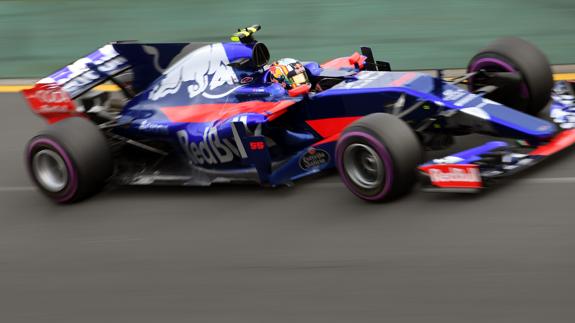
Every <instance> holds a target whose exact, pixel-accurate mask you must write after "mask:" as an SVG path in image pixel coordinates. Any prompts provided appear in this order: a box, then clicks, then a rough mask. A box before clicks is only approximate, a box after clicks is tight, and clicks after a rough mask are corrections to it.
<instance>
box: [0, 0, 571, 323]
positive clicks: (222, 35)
mask: <svg viewBox="0 0 575 323" xmlns="http://www.w3.org/2000/svg"><path fill="white" fill-rule="evenodd" d="M254 23H259V24H261V25H262V26H263V29H262V31H261V32H260V33H258V35H257V38H258V39H259V40H261V41H263V42H265V43H266V44H267V45H268V47H269V48H270V51H271V54H272V57H274V58H279V57H290V56H291V57H294V58H299V59H301V60H317V61H320V62H321V61H323V60H326V59H328V58H330V57H338V56H344V55H349V54H351V53H352V52H353V51H355V50H358V48H359V47H360V46H362V45H368V46H372V47H373V48H374V52H375V54H376V57H377V58H379V59H385V60H389V61H390V62H391V63H392V66H393V67H394V68H396V69H416V68H417V69H420V68H421V69H423V68H440V67H441V68H450V67H464V66H465V65H466V64H467V61H468V60H469V58H470V57H471V56H472V55H473V54H474V53H476V52H477V51H478V50H479V49H480V48H481V47H483V46H485V45H486V44H488V43H489V42H491V41H493V40H494V39H496V38H498V37H501V36H507V35H515V36H520V37H524V38H526V39H527V40H529V41H531V42H533V43H535V44H536V45H538V46H539V47H540V48H541V49H542V50H543V51H544V52H546V53H547V54H548V56H549V58H550V60H551V62H552V63H553V64H573V63H575V37H574V35H575V0H475V1H473V0H393V1H392V0H323V1H316V2H313V1H302V0H291V1H275V0H257V1H240V0H210V1H207V0H206V1H189V0H188V1H186V0H155V1H150V0H114V1H109V0H92V1H83V0H74V1H63V0H29V1H3V0H0V46H1V47H0V78H22V77H24V78H36V77H42V76H45V75H48V74H49V73H50V72H52V71H54V70H56V69H58V68H60V67H63V66H65V65H66V64H68V63H70V62H71V61H73V60H75V59H78V58H80V57H83V56H84V55H85V54H87V53H89V52H91V51H92V50H94V49H96V48H98V47H100V46H101V45H102V44H104V43H106V42H109V41H113V40H128V39H132V40H133V39H137V40H140V41H146V42H168V41H174V42H183V41H224V40H226V39H228V36H229V35H230V34H231V33H232V32H234V31H235V30H236V28H238V27H242V26H247V25H251V24H254ZM571 72H572V70H571ZM0 81H1V80H0ZM3 82H4V83H7V84H9V83H11V82H12V80H8V81H3ZM0 87H1V86H0ZM8 92H9V91H8ZM0 112H1V115H0V323H4V322H6V323H19V322H33V323H37V322H57V323H67V322H70V323H86V322H87V323H90V322H94V323H102V322H138V323H147V322H150V323H157V322H201V323H204V322H214V323H216V322H217V323H221V322H230V323H239V322H249V323H253V322H273V323H277V322H289V323H293V322H330V323H334V322H342V323H344V322H345V323H348V322H361V323H363V322H374V323H375V322H377V323H379V322H393V323H395V322H401V323H407V322H414V323H415V322H417V323H419V322H425V323H432V322H433V323H435V322H437V323H450V322H453V323H468V322H477V323H479V322H481V323H483V322H490V323H491V322H501V323H509V322H521V323H527V322H533V323H541V322H553V323H555V322H564V323H573V322H575V307H574V306H573V304H575V296H574V295H575V280H574V279H573V273H575V257H573V255H574V254H575V252H574V251H575V234H574V229H573V228H575V214H574V213H575V212H574V211H573V192H575V151H572V152H570V153H568V154H565V155H564V156H563V157H562V158H558V159H557V160H555V161H552V162H549V163H545V165H544V167H542V168H540V169H538V170H536V171H534V172H532V173H529V174H526V175H525V176H523V177H521V178H519V179H517V180H514V181H512V182H511V183H510V185H504V186H501V187H498V188H496V189H494V190H492V191H489V192H485V194H481V195H474V196H469V195H465V196H462V195H449V194H446V195H440V194H428V193H423V192H420V191H418V190H416V191H414V192H413V193H412V194H411V195H409V196H407V197H405V198H404V199H401V200H399V201H396V202H394V203H387V204H369V203H364V202H363V201H360V200H359V199H357V198H355V197H354V196H353V195H352V194H351V193H349V192H348V191H347V189H345V187H344V186H343V184H341V183H340V180H339V178H338V176H336V175H334V174H331V175H327V176H325V177H321V178H314V179H310V180H309V181H305V180H304V181H303V182H298V183H296V185H295V186H294V187H292V188H279V189H262V188H259V187H253V186H248V187H244V186H215V187H210V188H189V189H182V188H163V189H162V188H116V189H112V190H110V191H106V192H103V193H102V194H100V195H98V196H96V197H94V198H92V199H90V200H87V201H84V202H82V203H79V204H75V205H69V206H58V205H54V204H53V203H51V202H50V201H48V199H46V198H44V197H42V196H41V194H40V193H39V192H37V191H36V189H35V188H34V187H33V185H32V183H31V182H30V180H29V178H28V176H27V174H26V170H25V168H24V165H23V155H24V152H23V151H24V147H25V146H26V143H27V141H28V140H29V138H31V137H32V136H34V134H36V133H37V132H38V131H40V130H41V129H43V128H44V127H45V124H44V122H43V121H42V120H40V118H37V117H36V116H34V115H33V114H32V112H31V111H30V110H29V108H28V107H27V106H26V105H25V104H24V102H23V100H22V96H21V95H20V94H19V93H0ZM478 139H482V138H475V139H474V138H467V139H465V140H467V141H466V142H463V144H466V145H468V146H475V145H478V144H479V143H480V142H481V140H478ZM460 143H461V142H460ZM457 149H458V148H455V150H457ZM437 157H439V156H437Z"/></svg>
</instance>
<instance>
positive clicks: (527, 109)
mask: <svg viewBox="0 0 575 323" xmlns="http://www.w3.org/2000/svg"><path fill="white" fill-rule="evenodd" d="M259 29H260V26H259V25H254V26H252V27H248V28H245V29H241V30H239V32H238V33H236V34H234V35H233V36H232V38H231V40H232V41H231V42H224V43H213V44H199V43H161V44H147V43H137V42H114V43H110V44H108V45H105V46H104V47H102V48H100V49H98V50H96V51H95V52H93V53H91V54H90V55H88V56H86V57H84V58H81V59H79V60H78V61H76V62H74V63H73V64H71V65H68V66H67V67H64V68H63V69H61V70H59V71H57V72H56V73H54V74H52V75H50V76H48V77H46V78H44V79H42V80H40V81H39V82H38V83H37V84H36V85H35V86H34V87H33V88H31V89H28V90H25V91H24V96H25V98H26V100H27V102H28V103H29V105H30V107H31V108H32V110H33V111H34V112H35V113H36V114H38V115H40V116H41V117H43V118H45V119H46V120H47V121H48V123H49V126H48V127H47V128H46V129H45V130H44V131H42V132H41V133H39V134H38V135H36V136H35V137H33V138H32V139H31V140H30V141H29V143H28V146H27V148H26V159H27V165H28V168H29V171H30V174H31V177H32V179H33V180H34V182H35V183H36V184H37V186H38V187H39V189H40V190H41V191H42V192H43V193H45V194H46V195H47V196H48V197H50V198H51V199H53V200H55V201H56V202H59V203H70V202H74V201H78V200H80V199H83V198H86V197H88V196H90V195H92V194H94V193H95V192H97V191H99V190H100V189H102V188H103V187H104V186H105V185H106V184H107V183H110V182H112V183H119V184H128V185H152V184H155V185H158V184H161V185H172V184H174V185H210V184H212V183H218V182H237V181H247V182H257V183H260V184H261V185H265V186H271V187H275V186H281V185H290V184H291V183H292V182H293V181H295V180H297V179H300V178H303V177H306V176H309V175H313V174H316V173H318V172H322V171H325V170H329V169H333V168H337V170H338V171H339V174H340V176H341V179H342V181H343V183H344V184H345V186H346V187H347V188H348V189H349V190H350V191H351V192H352V193H354V194H355V195H357V196H358V197H360V198H362V199H364V200H368V201H384V200H390V199H393V198H397V197H399V196H401V195H403V194H405V193H407V192H408V191H409V190H410V189H411V188H412V187H413V186H414V184H415V183H416V182H418V181H419V182H421V183H422V186H423V187H424V188H426V189H431V190H439V191H442V190H443V191H455V192H460V191H461V192H476V191H481V190H482V189H484V188H486V187H489V186H491V185H493V184H494V183H495V182H497V180H499V179H502V178H505V177H508V176H510V175H514V174H516V173H517V172H519V171H521V170H524V169H526V168H529V167H531V166H533V165H535V164H537V163H538V162H540V161H541V160H543V159H545V158H546V157H548V156H550V155H554V154H556V153H558V152H559V151H561V150H564V149H565V148H567V147H569V146H571V145H572V144H574V143H575V129H574V128H575V98H574V94H573V87H572V84H571V83H569V82H557V83H554V81H553V76H552V72H551V68H550V66H549V63H548V61H547V59H546V57H545V56H544V54H543V53H541V52H540V51H539V50H538V49H537V48H535V47H534V46H533V45H531V44H529V43H527V42H526V41H524V40H521V39H518V38H505V39H501V40H498V41H496V42H494V43H493V44H491V45H489V46H488V47H487V48H485V49H484V50H482V51H481V52H479V53H478V54H477V55H475V56H474V57H473V58H472V59H471V61H470V63H469V66H468V68H467V72H466V73H465V74H464V75H461V76H460V77H456V78H449V79H447V78H444V77H443V73H442V72H441V71H438V72H437V76H432V75H430V74H426V73H419V72H413V71H411V72H396V71H393V72H392V71H391V68H390V64H389V63H387V62H383V61H376V60H375V59H374V56H373V54H372V51H371V49H370V48H367V47H363V48H361V53H358V52H355V53H354V54H353V55H351V56H349V57H342V58H337V59H334V60H330V61H328V62H325V63H323V64H318V63H316V62H305V61H304V62H300V61H297V60H294V59H280V60H277V61H275V62H270V54H269V52H268V49H267V47H266V46H265V45H264V44H263V43H260V42H257V41H256V40H255V39H254V33H255V32H256V31H258V30H259ZM105 82H108V84H109V82H112V83H113V84H114V86H110V85H105V86H104V87H108V88H110V87H114V88H115V90H110V91H106V90H105V89H104V90H102V88H103V87H102V86H100V87H97V86H98V85H100V84H102V83H105ZM118 88H119V90H118ZM96 89H100V90H96ZM550 102H551V107H550V111H551V120H552V121H547V120H545V119H541V118H538V117H536V115H537V114H538V113H539V112H540V111H541V110H542V109H543V108H545V107H546V106H548V104H549V103H550ZM472 133H479V134H486V135H489V136H495V137H500V138H504V139H506V140H497V141H489V142H486V143H484V144H483V145H481V146H479V147H475V148H472V149H468V150H465V151H462V152H459V153H456V154H453V155H450V156H446V157H444V158H440V159H435V160H432V161H428V162H424V161H423V152H424V151H425V150H441V149H445V148H447V147H449V146H450V145H452V144H453V142H454V136H462V135H468V134H472ZM509 139H512V140H509Z"/></svg>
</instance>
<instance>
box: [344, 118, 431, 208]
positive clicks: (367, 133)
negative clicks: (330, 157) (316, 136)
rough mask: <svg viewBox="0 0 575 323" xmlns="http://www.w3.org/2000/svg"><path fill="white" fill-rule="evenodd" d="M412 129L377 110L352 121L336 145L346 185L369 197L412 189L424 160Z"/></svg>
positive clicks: (384, 196) (385, 196) (379, 198)
mask: <svg viewBox="0 0 575 323" xmlns="http://www.w3.org/2000/svg"><path fill="white" fill-rule="evenodd" d="M422 155H423V151H422V148H421V144H420V142H419V140H418V138H417V136H416V135H415V133H414V132H413V130H412V129H411V128H410V127H409V126H408V125H407V124H406V123H405V122H404V121H403V120H401V119H399V118H397V117H396V116H393V115H390V114H384V113H375V114H371V115H368V116H366V117H363V118H361V119H359V120H358V121H356V122H354V123H352V124H351V125H349V126H348V127H347V128H346V129H345V130H344V132H343V133H342V135H341V137H340V139H339V140H338V143H337V147H336V163H337V169H338V171H339V174H340V177H341V179H342V181H343V182H344V184H345V185H346V186H347V188H348V189H349V190H350V191H351V192H352V193H354V194H355V195H357V196H358V197H360V198H362V199H364V200H367V201H386V200H390V199H393V198H396V197H399V196H402V195H404V194H406V193H407V192H409V191H410V190H411V188H412V187H413V185H414V184H415V182H416V178H417V166H418V165H419V163H420V162H421V160H422Z"/></svg>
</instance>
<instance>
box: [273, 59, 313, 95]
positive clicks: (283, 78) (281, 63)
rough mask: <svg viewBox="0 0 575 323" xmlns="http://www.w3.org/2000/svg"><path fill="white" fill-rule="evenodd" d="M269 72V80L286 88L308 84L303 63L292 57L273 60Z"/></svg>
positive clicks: (290, 88)
mask: <svg viewBox="0 0 575 323" xmlns="http://www.w3.org/2000/svg"><path fill="white" fill-rule="evenodd" d="M269 72H270V79H271V81H272V82H274V83H279V84H280V85H281V86H283V87H284V88H285V89H286V90H292V89H295V88H298V87H300V86H302V85H309V84H310V82H309V79H308V77H307V73H306V72H305V68H304V67H303V64H302V63H301V62H299V61H296V60H295V59H293V58H282V59H280V60H277V61H275V62H273V63H272V64H271V65H270V68H269Z"/></svg>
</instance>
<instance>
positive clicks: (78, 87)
mask: <svg viewBox="0 0 575 323" xmlns="http://www.w3.org/2000/svg"><path fill="white" fill-rule="evenodd" d="M89 65H95V66H96V67H97V68H98V71H99V72H100V73H98V72H96V71H93V70H91V69H90V68H89V67H88V66H89ZM127 66H128V61H127V60H126V59H125V58H124V57H122V56H120V54H118V52H116V50H115V49H114V46H112V45H106V46H104V47H102V48H100V49H98V50H97V51H95V52H93V53H92V54H90V55H88V56H86V57H83V58H81V59H79V60H77V61H76V62H74V63H72V64H71V65H68V66H66V67H64V68H63V69H61V70H59V71H58V72H56V73H54V74H52V75H50V76H49V77H47V78H44V79H42V80H40V81H39V82H38V83H40V84H47V83H56V84H59V85H61V86H62V88H63V89H64V91H66V92H68V93H70V94H71V95H72V96H74V95H75V94H76V92H80V91H82V90H83V89H84V88H85V87H86V86H89V85H91V84H94V83H95V82H97V81H100V80H102V79H103V78H104V77H105V76H103V75H101V74H105V75H113V74H115V73H117V72H120V71H121V70H123V69H124V68H126V67H127Z"/></svg>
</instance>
